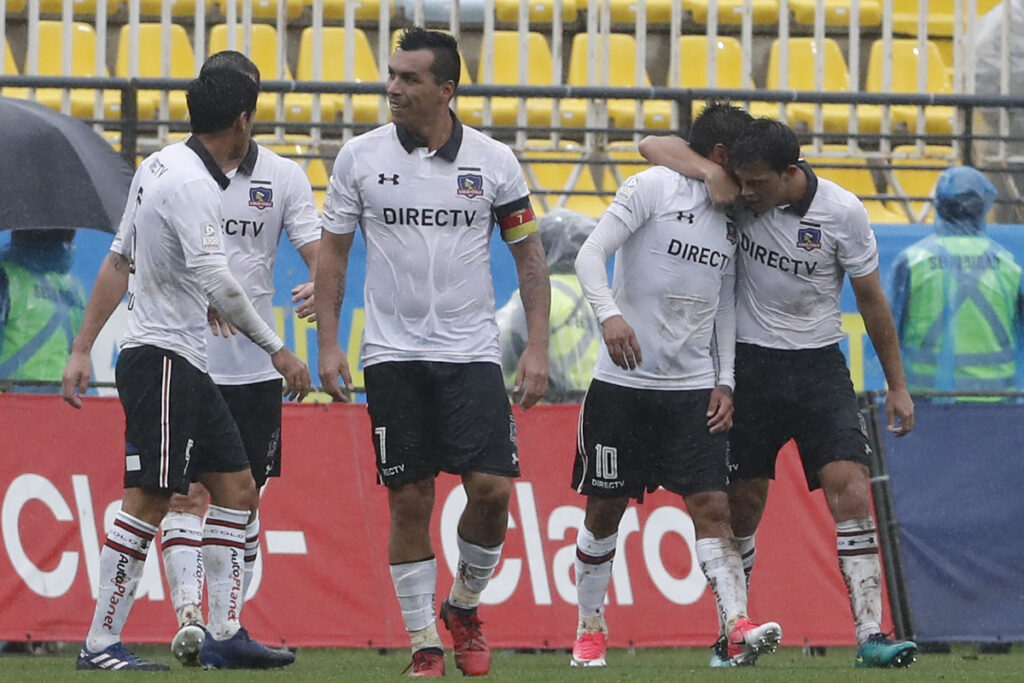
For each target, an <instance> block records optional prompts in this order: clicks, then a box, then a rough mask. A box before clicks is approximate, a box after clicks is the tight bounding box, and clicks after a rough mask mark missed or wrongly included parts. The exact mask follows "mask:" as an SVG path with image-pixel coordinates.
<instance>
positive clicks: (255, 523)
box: [242, 512, 260, 595]
mask: <svg viewBox="0 0 1024 683" xmlns="http://www.w3.org/2000/svg"><path fill="white" fill-rule="evenodd" d="M259 556H260V514H259V513H258V512H257V513H256V515H255V518H254V519H253V520H252V521H251V522H249V523H248V524H247V525H246V527H245V585H244V586H243V590H242V595H248V592H249V584H250V583H251V582H252V569H253V567H255V566H256V559H257V558H258V557H259Z"/></svg>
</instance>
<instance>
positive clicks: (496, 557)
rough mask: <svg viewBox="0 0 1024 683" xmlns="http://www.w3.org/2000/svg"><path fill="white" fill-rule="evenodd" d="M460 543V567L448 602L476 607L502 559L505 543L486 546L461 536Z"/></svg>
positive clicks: (470, 607) (457, 605) (456, 605)
mask: <svg viewBox="0 0 1024 683" xmlns="http://www.w3.org/2000/svg"><path fill="white" fill-rule="evenodd" d="M458 545H459V568H458V571H456V572H455V583H453V584H452V590H451V593H449V594H448V602H449V604H451V605H452V606H453V607H458V608H459V609H476V607H477V606H478V605H479V604H480V593H482V592H483V590H484V588H486V587H487V582H488V581H490V580H491V576H492V575H493V574H494V569H495V567H497V566H498V562H500V561H501V548H502V546H503V545H504V544H503V543H499V544H498V545H496V546H494V547H493V548H485V547H484V546H482V545H477V544H475V543H470V542H469V541H467V540H465V539H463V538H462V536H459V537H458Z"/></svg>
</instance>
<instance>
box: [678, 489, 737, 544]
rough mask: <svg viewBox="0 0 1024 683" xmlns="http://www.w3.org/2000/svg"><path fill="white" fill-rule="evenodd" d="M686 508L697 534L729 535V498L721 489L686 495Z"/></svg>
mask: <svg viewBox="0 0 1024 683" xmlns="http://www.w3.org/2000/svg"><path fill="white" fill-rule="evenodd" d="M686 509H687V510H688V511H689V513H690V517H691V518H693V524H694V526H695V527H696V529H697V535H698V536H702V537H703V536H714V537H720V536H727V535H731V533H732V532H731V526H730V524H731V515H730V514H729V498H728V496H726V495H725V494H724V493H723V492H721V491H702V492H700V493H695V494H693V495H689V496H686Z"/></svg>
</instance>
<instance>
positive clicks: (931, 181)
mask: <svg viewBox="0 0 1024 683" xmlns="http://www.w3.org/2000/svg"><path fill="white" fill-rule="evenodd" d="M952 158H953V148H952V147H948V146H945V145H925V147H924V149H923V150H922V152H919V151H918V149H917V147H916V146H915V145H898V146H896V147H894V148H893V150H892V158H891V160H890V163H891V164H892V169H891V170H890V171H889V172H888V180H889V189H888V192H889V194H894V195H899V196H902V197H931V196H932V194H933V192H934V191H935V184H936V183H937V182H938V181H939V175H941V174H942V172H943V171H944V170H946V169H947V168H949V167H950V166H953V165H956V162H954V161H952ZM905 201H906V202H907V208H908V209H909V210H910V215H911V216H912V217H913V218H914V220H915V221H916V222H918V223H920V222H923V221H924V220H925V219H926V218H927V216H928V214H929V213H931V211H932V208H933V207H932V203H931V202H930V201H923V200H920V199H916V200H913V199H911V200H905Z"/></svg>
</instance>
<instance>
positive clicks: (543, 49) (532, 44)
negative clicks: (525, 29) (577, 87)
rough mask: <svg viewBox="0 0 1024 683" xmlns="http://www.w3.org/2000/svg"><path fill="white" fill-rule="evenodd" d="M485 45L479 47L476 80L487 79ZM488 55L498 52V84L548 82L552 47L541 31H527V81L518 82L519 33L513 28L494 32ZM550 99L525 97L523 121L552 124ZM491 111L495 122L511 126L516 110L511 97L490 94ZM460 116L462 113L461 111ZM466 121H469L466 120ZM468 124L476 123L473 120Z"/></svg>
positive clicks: (496, 77) (549, 82)
mask: <svg viewBox="0 0 1024 683" xmlns="http://www.w3.org/2000/svg"><path fill="white" fill-rule="evenodd" d="M484 49H485V48H484V46H483V45H481V46H480V60H479V61H478V62H477V80H476V82H477V83H484V82H485V81H486V79H485V78H484V76H485V73H484V71H485V69H484ZM491 54H493V55H496V56H497V55H500V56H501V57H500V59H499V58H496V59H495V60H494V78H493V81H492V82H493V83H495V84H497V85H551V83H552V59H551V47H550V46H549V45H548V41H547V38H545V37H544V36H543V35H542V34H540V33H536V32H533V31H531V32H530V33H528V34H527V55H528V56H527V75H526V79H527V80H526V83H520V81H519V55H520V49H519V34H518V33H517V32H516V31H495V32H494V45H493V48H492V50H491ZM551 108H552V102H551V99H549V98H530V99H528V100H526V120H527V124H528V125H530V126H550V125H551ZM491 110H492V112H493V114H492V115H493V117H494V122H495V123H500V124H501V125H506V126H512V125H515V123H516V115H517V112H518V107H517V100H516V98H514V97H492V98H491ZM460 115H461V114H460ZM467 122H468V121H467ZM471 125H478V124H476V123H473V124H471Z"/></svg>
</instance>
